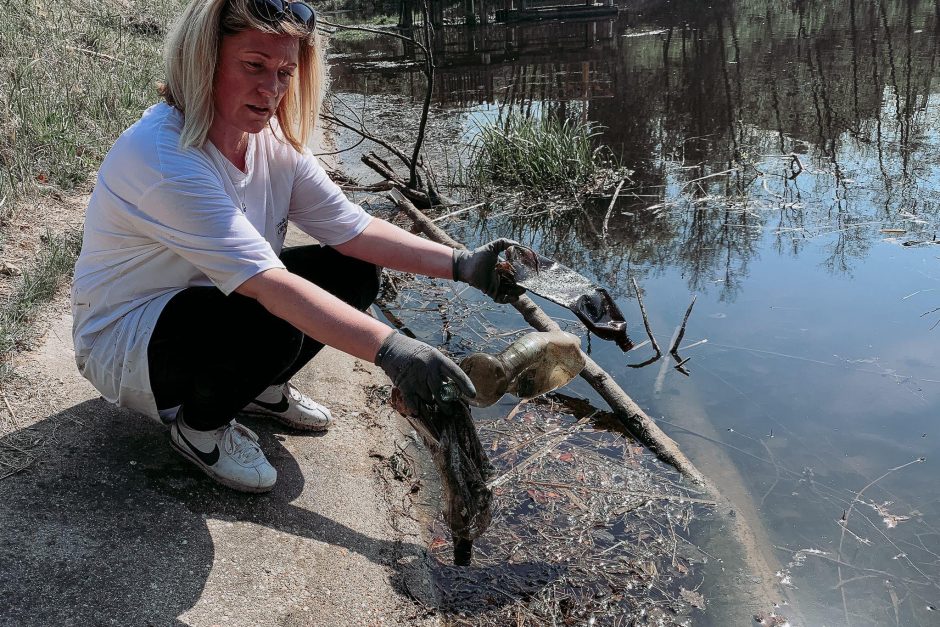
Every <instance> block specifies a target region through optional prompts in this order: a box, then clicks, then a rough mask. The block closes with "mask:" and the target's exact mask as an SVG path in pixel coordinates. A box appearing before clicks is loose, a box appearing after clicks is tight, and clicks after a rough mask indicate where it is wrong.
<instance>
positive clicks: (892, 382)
mask: <svg viewBox="0 0 940 627" xmlns="http://www.w3.org/2000/svg"><path fill="white" fill-rule="evenodd" d="M644 4H645V5H646V6H647V7H648V8H647V10H646V11H645V12H638V11H624V12H621V14H620V15H619V17H616V18H610V19H604V20H598V21H585V22H571V23H563V22H552V23H542V24H533V25H521V26H513V27H504V26H499V25H496V26H487V27H478V28H476V29H470V30H468V29H462V28H456V27H455V28H444V29H441V30H440V31H439V33H438V41H437V45H436V49H437V59H438V65H439V70H438V71H439V79H440V81H439V84H438V85H439V87H438V91H437V93H436V95H435V102H436V106H437V107H438V109H439V111H440V112H442V113H441V114H440V115H441V116H442V118H443V119H446V120H449V126H448V129H449V131H448V132H450V133H451V137H450V139H451V141H452V142H453V144H452V145H451V149H452V150H453V151H454V152H453V153H452V154H451V158H452V159H453V160H456V159H457V158H458V154H459V150H458V149H457V148H456V147H454V146H455V145H456V144H458V143H460V142H468V141H472V137H473V134H474V132H475V129H476V128H478V125H479V124H481V123H483V122H485V121H486V120H487V119H493V118H495V117H497V116H498V115H499V112H500V110H505V109H506V108H509V107H522V108H524V109H531V110H533V111H538V110H544V111H548V112H550V114H553V115H578V116H584V117H585V118H586V119H588V120H591V121H593V122H595V123H597V124H598V125H601V126H602V127H603V134H602V136H601V137H600V138H599V141H600V142H603V143H604V144H606V145H608V146H610V147H611V148H612V149H613V150H614V152H615V153H617V154H620V155H622V157H623V159H624V161H625V163H626V165H628V166H629V167H630V168H632V169H633V170H635V174H634V175H633V180H632V181H631V182H630V184H628V185H626V186H625V188H629V190H630V191H629V193H625V194H623V195H622V196H621V198H620V199H619V200H618V202H617V203H616V206H615V207H614V210H613V211H612V212H611V213H610V215H609V216H607V215H606V214H607V211H608V204H609V199H601V200H598V201H596V202H594V203H589V206H588V209H587V210H586V211H581V210H580V209H576V208H572V209H570V210H568V211H552V212H547V211H541V210H538V208H534V209H533V210H532V211H531V212H530V213H532V214H534V215H533V216H531V217H529V218H525V217H519V216H518V215H514V216H508V215H505V214H503V215H502V216H501V215H500V214H501V213H503V212H501V211H500V207H498V206H496V207H489V213H486V214H482V215H477V214H476V213H473V214H470V215H464V216H462V217H461V218H459V219H457V218H455V219H453V220H451V221H448V222H444V223H442V224H443V225H444V226H446V227H447V228H448V229H449V230H451V231H452V232H454V233H455V234H456V235H458V236H460V237H462V238H463V239H464V241H467V242H468V243H471V242H473V241H480V240H485V239H489V238H490V237H493V236H497V235H499V236H503V235H507V236H512V237H515V238H517V239H519V240H520V241H523V242H524V243H527V244H530V245H533V246H534V247H536V248H537V249H539V250H540V251H541V252H542V253H543V254H545V255H548V256H551V257H554V258H557V259H558V260H559V261H562V262H563V263H565V264H566V265H569V266H571V267H573V268H577V269H579V270H581V271H582V272H584V273H585V274H586V275H588V276H589V277H590V278H592V279H593V280H595V281H597V282H598V283H599V284H601V285H605V286H607V287H609V288H610V290H611V291H612V293H614V294H615V295H616V297H617V301H618V303H619V305H620V307H621V309H622V310H623V311H624V312H625V313H626V314H627V317H628V319H629V320H630V321H631V335H632V337H633V338H634V340H642V339H645V334H644V332H643V328H642V324H641V323H640V317H639V310H638V308H637V303H636V297H635V295H634V294H633V293H632V288H631V287H630V285H631V283H630V279H631V278H636V280H637V281H638V283H639V284H640V286H641V289H642V290H643V295H644V301H645V304H646V307H647V309H648V311H649V314H650V321H651V323H652V327H653V329H654V331H655V333H656V335H657V337H658V339H659V343H660V344H661V345H665V346H668V345H669V340H670V338H671V337H672V334H673V331H674V329H675V328H676V326H677V325H678V324H679V322H680V321H681V318H682V314H683V313H684V311H685V308H686V305H687V304H688V302H689V299H690V298H691V295H692V294H696V295H697V297H698V300H697V303H696V306H695V309H694V311H693V313H692V317H691V320H690V322H689V325H688V330H687V333H686V336H685V340H684V344H685V345H686V346H689V345H691V344H693V343H695V346H694V347H692V346H690V347H689V348H688V349H687V350H684V351H681V352H682V353H683V356H684V357H690V358H691V359H690V361H689V362H688V363H687V364H686V367H687V368H688V370H689V371H690V376H688V377H686V376H683V375H682V374H680V373H678V372H677V371H676V370H675V369H674V368H673V367H672V365H673V364H669V363H668V362H664V361H660V362H657V363H655V364H653V365H652V366H649V367H646V368H643V369H631V368H629V367H628V366H627V364H628V363H635V362H638V361H642V360H643V359H645V357H646V356H647V354H646V352H645V350H647V351H648V350H649V348H648V346H647V347H646V349H645V350H644V349H643V348H641V349H639V350H638V351H637V352H635V353H631V354H628V355H626V356H624V355H623V354H622V353H621V352H620V351H619V349H617V348H616V347H615V346H612V345H606V344H604V343H603V342H600V341H598V340H596V339H595V340H594V341H592V343H591V348H592V354H593V356H594V358H595V359H596V360H597V361H598V362H599V363H600V364H601V365H602V366H603V367H604V368H606V369H607V370H608V371H609V372H610V373H611V374H612V375H614V377H615V378H616V379H617V381H618V382H619V383H620V384H621V386H622V387H623V388H624V389H626V390H627V391H628V392H629V393H630V394H631V395H632V396H633V397H634V398H635V400H637V402H639V403H640V404H641V405H642V406H643V407H644V408H646V409H647V410H648V411H649V413H650V414H651V415H653V416H654V417H657V418H659V417H662V421H661V425H662V426H663V428H664V429H665V430H666V431H667V432H668V433H669V434H670V435H672V436H673V437H674V438H675V439H676V440H677V441H678V442H679V443H680V445H681V446H682V447H683V448H684V449H685V450H686V451H687V453H688V454H689V455H690V457H691V458H692V459H693V461H694V462H695V463H696V464H697V465H698V466H699V467H700V468H701V469H702V470H703V471H704V472H705V473H706V474H708V475H710V476H711V477H713V478H714V480H715V481H716V483H718V484H719V486H720V487H721V488H722V489H726V490H728V493H729V496H730V497H731V498H732V500H733V501H735V502H739V503H742V505H741V507H742V509H741V512H740V513H739V514H738V515H747V516H752V517H754V519H755V520H754V522H755V524H756V525H757V526H758V527H759V528H762V529H764V530H765V531H766V535H765V536H762V537H761V538H759V541H760V542H762V543H763V544H765V546H764V548H765V549H766V550H767V551H768V552H770V553H771V554H772V555H773V556H774V557H775V558H776V560H777V562H778V563H779V571H778V572H777V574H776V576H777V577H778V578H779V581H780V583H781V584H782V585H783V586H785V587H786V588H787V590H788V591H789V592H788V594H789V598H790V599H791V601H792V602H793V603H794V604H795V605H797V606H798V609H797V611H794V612H793V613H794V615H799V616H800V617H801V618H802V621H801V623H802V624H806V625H824V624H825V625H836V624H846V623H850V624H852V625H869V624H875V625H937V624H940V611H937V608H938V607H940V488H938V485H940V484H938V474H940V473H938V464H940V360H938V349H940V326H938V323H940V310H938V309H937V308H940V244H938V243H937V242H936V240H937V238H938V222H940V216H938V211H940V209H938V208H940V204H938V201H940V135H938V122H940V119H938V118H940V85H938V81H937V78H938V74H940V68H938V61H940V59H938V54H937V52H938V51H937V46H938V44H940V38H938V32H937V30H938V28H940V22H938V17H937V16H938V11H940V9H937V7H936V6H935V5H934V3H930V2H917V1H916V0H910V1H909V2H897V1H894V0H884V1H877V0H848V1H846V2H815V3H811V2H778V1H773V2H771V1H769V0H768V1H766V2H743V1H742V2H737V3H734V2H716V3H713V4H712V5H711V6H708V7H706V6H705V5H704V3H698V2H691V1H689V2H671V3H668V2H646V3H644ZM334 52H335V53H336V58H335V59H334V61H333V66H334V70H333V72H334V89H336V90H337V91H339V92H345V93H356V94H362V93H368V94H370V95H380V96H382V97H383V98H389V99H390V102H394V101H395V100H396V99H397V100H398V101H400V102H408V101H413V100H416V99H419V98H420V96H421V89H422V86H423V83H422V77H421V75H420V74H419V73H417V72H416V71H415V70H414V68H413V67H412V66H409V65H408V61H409V59H411V58H412V57H411V56H410V55H409V53H408V51H407V50H404V49H403V48H402V47H401V46H400V45H398V44H396V43H390V42H389V41H388V40H372V39H364V40H356V41H353V42H346V43H337V44H336V45H334ZM390 113H392V112H390ZM376 123H378V122H376ZM605 216H606V217H607V218H608V222H609V224H608V231H607V234H606V237H604V234H603V232H602V224H603V222H604V219H605ZM543 304H544V303H543ZM545 307H546V310H547V311H548V312H549V313H550V314H552V315H555V316H559V317H561V318H566V317H569V318H570V317H571V316H570V314H567V313H566V312H565V311H564V310H562V309H561V308H558V307H554V306H552V305H549V304H545ZM493 319H494V320H498V321H499V323H500V326H503V325H506V326H507V328H515V327H516V326H520V324H521V323H520V322H519V321H518V318H513V317H512V316H509V315H507V316H506V317H505V318H493ZM935 327H936V328H935ZM702 340H707V342H704V343H699V342H700V341H702ZM573 390H574V391H575V392H577V393H580V394H583V395H584V396H586V397H588V398H591V399H595V400H597V405H598V406H603V402H602V401H600V400H599V399H597V397H596V396H595V395H594V393H593V391H592V390H591V389H590V388H589V387H588V386H587V385H586V384H584V383H583V382H578V383H576V384H574V385H573ZM919 460H924V461H919ZM740 618H741V619H742V620H744V619H747V620H748V621H749V620H750V619H749V617H740ZM737 624H747V623H746V622H739V623H737Z"/></svg>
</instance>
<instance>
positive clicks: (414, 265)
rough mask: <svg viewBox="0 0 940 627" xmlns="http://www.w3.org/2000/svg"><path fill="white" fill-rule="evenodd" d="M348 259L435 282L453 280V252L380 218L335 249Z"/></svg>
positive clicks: (446, 247)
mask: <svg viewBox="0 0 940 627" xmlns="http://www.w3.org/2000/svg"><path fill="white" fill-rule="evenodd" d="M333 248H335V249H336V250H338V251H339V252H341V253H343V254H344V255H346V256H348V257H355V258H356V259H361V260H363V261H368V262H370V263H373V264H375V265H377V266H383V267H385V268H391V269H393V270H401V271H402V272H413V273H415V274H423V275H425V276H429V277H434V278H436V279H453V278H454V249H453V248H450V247H448V246H444V245H443V244H438V243H437V242H432V241H431V240H427V239H424V238H423V237H418V236H417V235H412V234H411V233H409V232H408V231H405V230H403V229H400V228H398V227H397V226H395V225H394V224H390V223H388V222H386V221H385V220H382V219H380V218H373V220H372V222H370V223H369V226H367V227H366V228H365V230H364V231H363V232H362V233H360V234H359V235H357V236H356V237H354V238H352V239H351V240H349V241H348V242H346V243H344V244H339V245H337V246H334V247H333Z"/></svg>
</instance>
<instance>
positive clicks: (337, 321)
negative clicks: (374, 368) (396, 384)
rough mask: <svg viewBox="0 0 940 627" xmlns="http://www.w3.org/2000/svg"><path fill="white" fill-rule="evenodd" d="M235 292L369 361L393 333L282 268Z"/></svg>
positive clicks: (312, 334) (312, 333) (313, 335)
mask: <svg viewBox="0 0 940 627" xmlns="http://www.w3.org/2000/svg"><path fill="white" fill-rule="evenodd" d="M235 292H236V293H238V294H241V295H243V296H248V297H250V298H254V299H255V300H257V301H258V302H259V303H261V305H262V306H263V307H264V308H265V309H267V310H268V311H269V312H271V314H273V315H275V316H277V317H278V318H281V319H282V320H285V321H287V322H289V323H290V324H292V325H293V326H294V327H296V328H297V329H299V330H300V331H302V332H303V333H304V334H305V335H307V336H309V337H312V338H314V339H316V340H319V341H321V342H323V343H324V344H328V345H329V346H332V347H333V348H337V349H339V350H341V351H343V352H344V353H349V354H350V355H353V356H354V357H359V358H360V359H367V360H368V361H369V362H370V363H374V362H375V356H376V353H378V351H379V347H380V346H382V342H384V341H385V340H386V339H387V338H388V336H389V335H391V334H392V333H393V332H394V330H393V329H391V328H389V327H388V326H386V325H384V324H382V323H381V322H379V321H378V320H376V319H375V318H373V317H372V316H369V315H367V314H365V313H363V312H361V311H359V310H358V309H356V308H355V307H352V306H350V305H347V304H346V303H344V302H343V301H341V300H340V299H339V298H337V297H335V296H333V295H332V294H330V293H329V292H327V291H326V290H324V289H323V288H321V287H319V286H317V285H314V284H313V283H311V282H310V281H307V280H306V279H304V278H302V277H300V276H298V275H296V274H291V273H290V272H288V271H287V270H284V269H282V268H273V269H271V270H265V271H264V272H261V273H259V274H256V275H255V276H253V277H251V278H250V279H248V280H247V281H245V282H244V283H242V284H241V285H240V286H239V287H238V288H237V289H236V290H235Z"/></svg>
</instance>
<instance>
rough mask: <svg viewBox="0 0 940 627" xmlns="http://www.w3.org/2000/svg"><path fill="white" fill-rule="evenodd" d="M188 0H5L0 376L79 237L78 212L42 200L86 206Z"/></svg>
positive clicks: (149, 87) (147, 92)
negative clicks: (132, 0)
mask: <svg viewBox="0 0 940 627" xmlns="http://www.w3.org/2000/svg"><path fill="white" fill-rule="evenodd" d="M181 5H182V3H181V2H179V1H178V0H150V1H148V2H143V3H136V4H134V5H131V4H129V3H124V2H119V1H117V0H114V1H105V2H92V1H91V0H64V1H63V2H56V3H52V2H40V3H39V4H23V3H13V4H9V5H8V6H5V8H4V17H3V20H0V41H3V42H4V50H5V53H4V55H3V56H2V57H0V264H2V263H6V264H11V265H14V266H15V269H14V270H15V271H10V269H9V267H7V272H6V273H5V274H2V275H0V381H2V380H3V379H4V378H5V376H6V375H7V374H8V372H9V358H10V356H11V352H12V351H14V350H16V349H17V348H21V347H22V346H23V344H24V341H26V340H27V338H28V337H29V335H30V332H31V331H30V325H31V322H32V321H33V319H34V314H35V312H36V311H37V309H38V307H39V306H40V305H41V304H42V303H44V302H47V301H48V300H49V299H50V298H52V296H53V295H54V294H55V293H56V290H57V289H58V288H59V287H60V286H61V285H62V284H63V282H64V281H65V279H66V278H67V277H68V275H69V273H70V272H71V269H72V266H73V264H74V260H75V256H76V254H77V252H78V246H79V245H80V232H79V230H78V229H77V223H80V219H76V216H68V217H67V218H66V219H61V217H60V216H50V213H49V212H46V211H38V210H37V208H39V207H48V206H49V205H55V206H56V208H57V209H62V210H68V211H71V212H74V213H77V214H78V213H79V212H80V211H81V207H76V206H75V205H76V204H77V203H75V202H70V201H71V200H72V199H73V198H74V197H76V196H81V195H83V194H85V193H87V191H88V190H89V189H90V185H91V181H92V180H93V176H94V171H95V170H96V169H97V167H98V165H99V163H100V162H101V159H102V158H103V157H104V155H105V153H106V152H107V150H108V149H109V147H110V146H111V144H112V143H113V142H114V140H115V139H116V138H117V136H118V135H119V134H120V133H121V132H122V131H123V130H124V129H125V128H126V127H127V126H129V125H130V124H131V123H132V122H133V121H134V120H135V119H137V118H138V117H139V116H140V113H141V112H142V111H143V110H144V109H145V108H147V107H148V106H150V105H151V104H153V103H154V102H155V101H156V91H155V83H156V81H157V80H158V79H159V78H160V76H161V74H162V62H161V60H160V47H161V44H162V39H163V36H164V34H165V32H166V29H167V25H168V24H169V22H170V20H171V19H172V17H173V16H174V15H175V14H176V12H177V10H178V8H179V7H180V6H181ZM79 215H80V214H79ZM50 218H51V219H50ZM24 253H25V254H24ZM21 271H22V272H21Z"/></svg>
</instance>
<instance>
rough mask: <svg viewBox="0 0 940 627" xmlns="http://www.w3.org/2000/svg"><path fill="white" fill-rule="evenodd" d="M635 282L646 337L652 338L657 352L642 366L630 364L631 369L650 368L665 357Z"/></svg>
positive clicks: (634, 280)
mask: <svg viewBox="0 0 940 627" xmlns="http://www.w3.org/2000/svg"><path fill="white" fill-rule="evenodd" d="M631 280H632V281H633V289H634V291H636V302H637V303H639V305H640V315H642V316H643V326H644V327H645V328H646V335H648V336H649V338H650V344H652V346H653V350H654V351H656V354H655V355H653V356H652V357H650V358H649V359H647V360H646V361H644V362H643V363H640V364H629V366H630V367H631V368H642V367H643V366H648V365H650V364H651V363H653V362H655V361H656V360H657V359H659V358H660V357H662V356H663V351H662V350H660V348H659V344H657V343H656V338H655V337H653V330H652V329H651V328H650V320H649V317H648V316H647V315H646V307H645V306H644V305H643V297H642V296H640V286H639V285H637V284H636V279H631Z"/></svg>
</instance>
